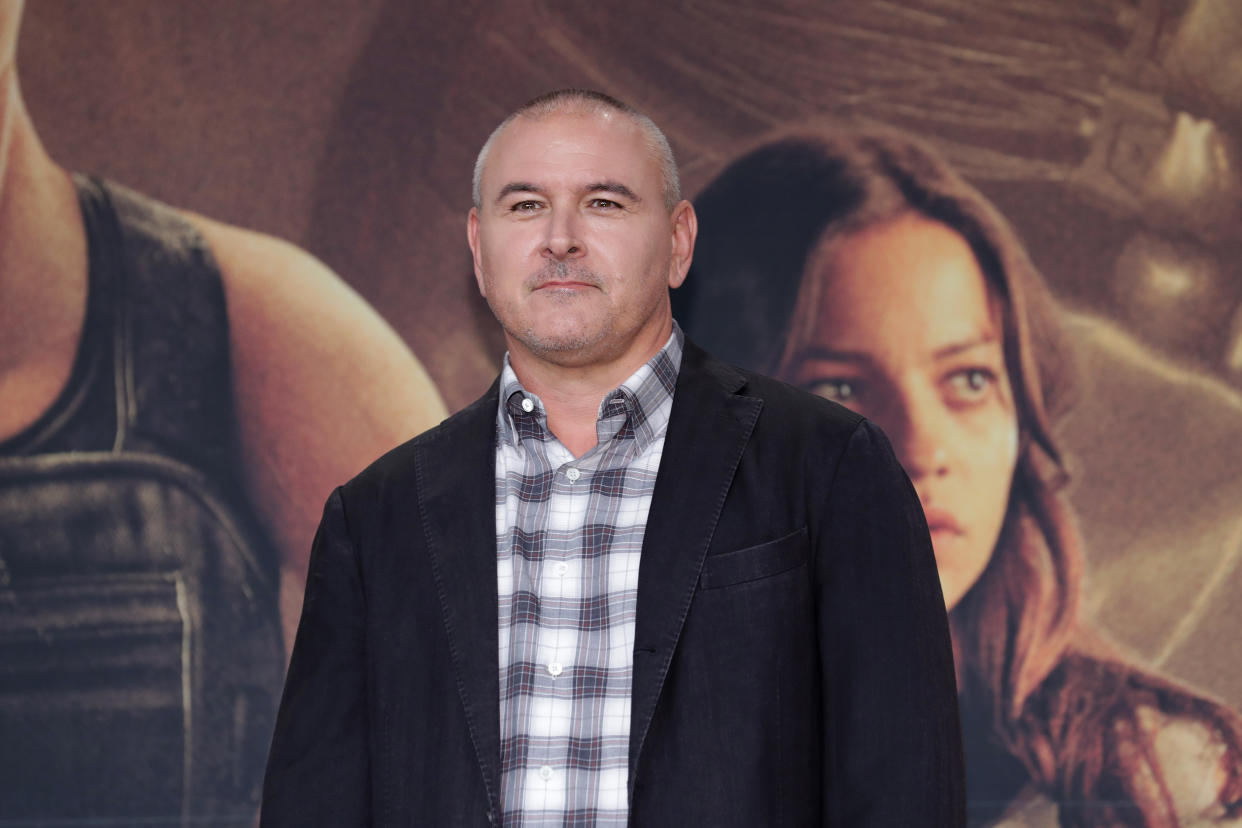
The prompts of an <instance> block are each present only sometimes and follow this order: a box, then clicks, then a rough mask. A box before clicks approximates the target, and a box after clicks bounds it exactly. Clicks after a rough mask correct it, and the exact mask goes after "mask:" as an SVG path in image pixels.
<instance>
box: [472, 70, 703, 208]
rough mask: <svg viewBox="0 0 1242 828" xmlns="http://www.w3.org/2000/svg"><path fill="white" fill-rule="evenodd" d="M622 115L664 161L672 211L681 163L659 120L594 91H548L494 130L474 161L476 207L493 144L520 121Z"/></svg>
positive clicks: (480, 200)
mask: <svg viewBox="0 0 1242 828" xmlns="http://www.w3.org/2000/svg"><path fill="white" fill-rule="evenodd" d="M573 111H578V112H619V113H621V114H622V115H625V116H626V117H628V118H629V119H630V120H631V121H633V122H634V123H635V124H637V125H638V128H639V129H641V130H642V131H643V135H644V136H645V137H646V139H647V144H648V146H649V148H650V149H651V152H652V154H653V155H655V156H656V158H657V159H658V160H659V162H660V173H661V177H662V179H663V187H662V189H663V191H664V193H663V194H664V206H665V208H666V209H668V211H669V212H672V210H673V208H674V207H676V206H677V202H679V201H681V176H680V175H679V174H678V172H677V161H676V159H674V158H673V148H672V147H671V146H669V143H668V138H666V137H664V133H663V131H661V129H660V128H659V127H658V126H656V124H655V121H653V120H651V119H650V118H648V117H647V116H646V115H644V114H643V113H641V112H639V111H638V110H637V109H635V108H634V107H632V106H630V105H629V104H627V103H625V102H624V101H620V100H618V99H617V98H614V97H612V96H611V95H605V94H604V93H603V92H596V91H595V90H593V89H558V90H556V91H554V92H545V93H544V94H542V95H540V96H539V97H537V98H533V99H532V100H530V101H527V102H526V103H525V104H523V105H522V106H521V107H520V108H519V109H518V110H517V111H515V112H514V113H513V114H511V115H510V116H509V117H508V118H505V119H504V120H503V121H501V122H500V126H498V127H496V128H495V129H494V130H492V134H491V135H489V136H488V137H487V140H486V141H485V142H484V143H483V148H482V149H481V150H479V155H478V157H477V158H476V159H475V161H474V180H473V187H472V194H473V200H474V206H475V207H481V206H482V205H483V192H482V190H483V187H482V184H483V167H484V165H486V164H487V156H488V154H489V153H490V152H491V149H492V144H494V143H495V142H496V139H497V138H499V137H500V133H502V132H504V131H505V128H506V127H507V126H509V124H511V123H513V122H514V121H515V120H517V119H518V118H520V117H521V118H536V119H538V118H544V117H547V116H549V115H555V114H559V113H562V112H573Z"/></svg>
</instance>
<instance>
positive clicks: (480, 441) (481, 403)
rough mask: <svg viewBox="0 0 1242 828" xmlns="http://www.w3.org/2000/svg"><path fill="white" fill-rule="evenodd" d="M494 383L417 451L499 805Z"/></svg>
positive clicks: (466, 698)
mask: <svg viewBox="0 0 1242 828" xmlns="http://www.w3.org/2000/svg"><path fill="white" fill-rule="evenodd" d="M498 388H499V381H498V382H497V383H494V384H493V385H492V388H491V390H490V391H489V392H488V393H487V394H485V395H484V396H483V397H482V399H480V400H478V401H477V402H475V403H474V404H473V405H471V406H470V407H469V408H467V409H465V410H463V411H462V412H461V413H460V414H459V415H457V416H456V417H454V418H453V419H452V420H451V421H450V422H449V423H446V427H445V429H444V430H443V432H442V434H441V436H440V439H437V440H433V441H430V442H428V443H426V444H425V445H424V446H423V447H422V450H421V451H420V452H419V453H418V455H417V457H416V461H415V462H416V466H417V470H418V486H419V491H420V492H421V493H422V494H421V500H422V505H421V518H422V524H423V528H424V531H425V533H426V537H427V549H428V554H429V556H430V559H431V565H432V569H433V570H434V573H435V579H436V585H437V588H438V592H439V597H440V605H441V611H442V614H443V618H444V626H445V630H446V632H447V633H448V640H449V649H450V651H451V653H452V658H453V666H454V669H455V670H456V672H457V689H458V693H459V694H460V695H461V701H462V705H463V706H464V707H465V710H466V720H467V721H468V722H469V725H470V736H471V739H472V740H473V742H474V747H475V752H476V753H477V754H478V761H479V766H480V769H481V771H482V773H483V781H484V785H485V787H486V789H487V795H488V798H489V799H490V800H491V802H490V807H491V808H492V809H496V808H497V807H499V804H500V787H499V786H500V767H499V766H500V677H499V671H498V667H497V663H496V654H497V652H498V646H497V639H498V631H497V630H498V626H499V621H498V618H497V588H496V524H495V514H496V507H495V500H496V485H495V475H496V406H497V399H498V396H497V395H498V393H499V392H498Z"/></svg>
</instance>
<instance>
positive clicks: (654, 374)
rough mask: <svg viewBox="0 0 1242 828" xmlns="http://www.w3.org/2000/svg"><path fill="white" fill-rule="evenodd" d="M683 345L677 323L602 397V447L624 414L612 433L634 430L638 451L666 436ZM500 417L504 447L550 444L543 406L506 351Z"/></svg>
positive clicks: (682, 335) (498, 418)
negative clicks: (608, 423) (607, 427)
mask: <svg viewBox="0 0 1242 828" xmlns="http://www.w3.org/2000/svg"><path fill="white" fill-rule="evenodd" d="M684 342H685V334H683V333H682V331H681V326H680V325H678V324H677V321H676V320H673V331H672V333H671V334H669V337H668V341H667V342H665V343H664V347H663V348H661V349H660V350H659V351H658V352H657V353H656V355H655V356H653V357H652V358H651V359H649V360H647V362H645V363H643V365H642V366H641V367H639V369H638V370H637V371H635V372H634V373H633V374H631V375H630V377H629V378H628V379H627V380H626V381H625V382H623V383H621V384H620V385H619V386H617V387H616V388H615V389H613V390H612V391H611V392H609V393H608V394H607V395H605V396H604V399H603V401H602V402H601V403H600V405H599V412H598V414H597V416H596V423H597V425H596V428H597V429H598V430H599V432H600V433H601V442H603V439H602V436H603V432H604V429H605V423H606V421H608V420H610V419H612V418H613V417H616V416H617V415H618V414H622V413H624V414H625V415H626V419H625V421H624V423H623V424H620V425H619V426H617V427H614V428H612V429H611V433H612V434H625V433H626V432H627V430H632V434H633V437H634V440H635V442H636V443H637V448H638V449H639V450H640V451H641V450H642V449H644V448H646V446H647V445H648V444H650V443H651V442H652V441H653V440H655V439H657V438H659V437H661V436H662V435H663V434H664V432H665V431H666V430H667V428H668V420H669V415H670V414H671V413H672V408H673V389H674V388H675V387H676V384H677V372H678V371H679V370H680V369H681V355H682V350H683V344H684ZM496 417H497V423H496V424H497V428H498V429H499V435H498V436H499V438H500V440H501V441H502V442H504V443H509V444H511V445H514V446H517V445H519V444H520V443H521V442H522V441H523V440H525V439H527V438H532V437H533V438H535V439H546V435H547V415H546V413H545V411H544V407H543V401H542V400H541V399H539V397H537V396H535V395H534V394H531V393H529V392H528V391H527V390H526V389H525V388H524V387H523V386H522V383H521V381H520V380H519V379H518V378H517V374H516V373H515V372H514V370H513V366H512V365H510V364H509V354H508V352H507V351H506V352H505V358H504V367H503V368H502V369H501V372H500V402H499V409H498V411H497V413H496ZM627 436H628V435H627Z"/></svg>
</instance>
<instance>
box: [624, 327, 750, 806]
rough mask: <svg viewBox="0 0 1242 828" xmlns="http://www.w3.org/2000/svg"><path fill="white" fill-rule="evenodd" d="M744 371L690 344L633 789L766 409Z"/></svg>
mask: <svg viewBox="0 0 1242 828" xmlns="http://www.w3.org/2000/svg"><path fill="white" fill-rule="evenodd" d="M744 384H745V377H744V376H743V375H742V374H741V373H740V372H738V371H737V370H735V369H733V368H731V367H729V366H727V365H725V364H724V363H721V362H718V361H716V360H715V359H713V358H712V357H710V356H708V355H707V354H706V352H704V351H703V350H702V349H700V348H698V347H697V346H696V345H694V344H693V343H692V342H690V341H689V340H686V343H685V350H684V352H683V355H682V365H681V371H680V373H679V375H678V377H677V389H676V392H675V394H674V397H673V412H672V415H671V417H670V419H669V424H668V433H667V436H666V437H665V441H664V454H663V457H662V458H661V460H660V473H659V476H658V478H657V479H656V487H655V492H654V494H653V496H652V500H651V511H650V512H649V513H648V515H647V529H646V532H645V534H644V536H643V551H642V560H641V563H640V564H639V569H638V610H637V612H638V615H637V619H636V622H635V632H634V680H633V690H632V704H631V714H630V716H631V717H630V773H629V793H630V799H631V801H632V800H633V794H634V780H635V777H636V772H637V768H638V762H639V759H640V757H641V754H642V749H643V744H644V741H645V739H646V736H647V730H648V727H649V726H650V724H651V718H652V715H653V714H654V713H655V708H656V702H657V701H658V700H659V696H660V690H661V688H662V687H663V685H664V678H665V676H666V675H667V673H668V666H669V662H670V661H671V660H672V658H673V651H674V650H675V649H676V647H677V641H678V638H679V637H680V635H681V629H682V625H683V623H684V622H685V620H686V614H687V613H688V612H689V609H690V601H691V599H692V598H693V597H694V591H695V588H696V585H697V583H698V580H699V571H700V570H701V569H702V567H703V558H704V557H705V556H706V554H707V549H708V546H709V544H710V543H711V540H712V534H713V533H714V532H715V529H716V523H717V520H718V519H719V517H720V510H721V508H722V507H723V505H724V501H725V495H726V494H727V493H728V491H729V486H730V485H731V483H732V481H733V475H734V473H735V472H736V470H737V466H738V462H739V461H740V460H741V457H742V451H743V449H745V447H746V443H747V441H748V440H749V439H750V434H751V431H752V429H753V428H754V425H755V421H756V420H757V419H758V417H759V410H760V408H762V407H763V402H762V401H761V400H758V399H755V398H752V397H744V396H740V395H738V394H736V392H737V391H738V390H739V389H740V388H741V387H742V386H743V385H744Z"/></svg>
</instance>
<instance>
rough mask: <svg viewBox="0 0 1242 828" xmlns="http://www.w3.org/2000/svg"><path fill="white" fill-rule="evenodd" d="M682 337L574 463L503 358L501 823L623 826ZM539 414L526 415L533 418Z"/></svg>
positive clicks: (603, 419)
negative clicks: (644, 589) (648, 574)
mask: <svg viewBox="0 0 1242 828" xmlns="http://www.w3.org/2000/svg"><path fill="white" fill-rule="evenodd" d="M681 352H682V333H681V330H680V329H679V328H677V327H676V323H674V329H673V334H672V335H671V336H670V337H669V341H668V342H667V343H666V344H665V346H664V348H663V349H662V350H661V351H660V352H659V353H658V354H656V356H654V357H653V358H652V359H651V360H650V361H649V362H647V363H646V364H645V365H643V366H642V367H641V368H640V369H639V370H638V371H637V372H635V373H634V375H633V376H631V377H630V378H629V379H628V380H626V381H625V382H624V383H622V385H621V386H620V387H619V388H617V389H616V390H615V391H613V392H612V393H611V394H609V395H608V396H607V397H605V399H604V401H603V402H602V403H601V404H600V409H599V416H598V420H597V422H596V436H597V439H598V443H597V444H596V446H595V447H594V448H593V449H591V450H590V451H589V452H587V453H586V454H584V455H583V456H582V457H580V458H577V459H575V458H574V457H573V455H572V454H571V453H570V451H569V450H568V449H567V448H565V446H564V445H562V444H561V443H560V441H559V440H557V439H556V438H555V437H554V436H553V435H552V434H551V433H549V432H548V430H547V422H546V418H545V415H544V408H543V404H542V402H541V401H540V400H539V399H538V398H537V397H535V396H534V395H531V394H528V393H527V392H526V391H525V389H523V388H522V386H521V384H520V383H519V382H518V379H517V376H516V375H515V374H514V373H513V369H512V368H510V366H509V360H508V357H507V356H506V358H505V366H504V371H503V373H502V375H501V392H500V408H499V411H498V413H497V440H496V547H497V555H496V565H497V566H496V576H497V586H498V588H499V599H500V603H499V614H500V639H499V641H500V656H499V666H500V768H501V786H500V787H501V806H502V811H503V821H502V824H503V825H505V826H515V827H516V828H535V826H540V827H542V826H557V828H560V827H561V826H585V825H591V826H605V825H608V826H612V825H615V826H624V825H625V823H626V819H627V817H628V804H627V797H626V783H627V776H628V773H629V771H628V765H629V742H630V687H631V681H632V677H633V666H634V664H633V663H634V615H635V608H636V606H637V599H638V561H639V553H640V551H641V548H642V542H643V532H644V530H645V529H646V525H647V512H648V510H649V508H650V505H651V495H652V492H653V491H654V489H655V481H656V473H657V471H658V470H659V466H660V457H661V455H662V453H663V449H664V435H665V431H666V429H667V426H668V418H669V413H670V412H671V410H672V407H673V387H674V384H675V382H676V379H677V371H678V368H679V367H680V365H681ZM527 400H529V403H525V408H529V409H530V410H529V411H527V410H525V409H524V401H527Z"/></svg>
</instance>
